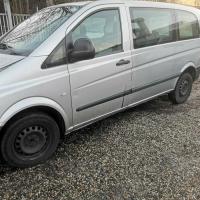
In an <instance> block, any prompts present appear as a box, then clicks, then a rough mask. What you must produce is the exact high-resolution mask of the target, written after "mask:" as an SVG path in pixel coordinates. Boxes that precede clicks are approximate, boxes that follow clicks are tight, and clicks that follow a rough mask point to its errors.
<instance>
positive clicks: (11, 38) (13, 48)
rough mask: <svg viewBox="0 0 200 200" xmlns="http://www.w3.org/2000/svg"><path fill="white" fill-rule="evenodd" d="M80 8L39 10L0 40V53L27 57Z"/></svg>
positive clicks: (67, 7)
mask: <svg viewBox="0 0 200 200" xmlns="http://www.w3.org/2000/svg"><path fill="white" fill-rule="evenodd" d="M80 8H81V7H80V6H65V7H49V8H45V9H43V10H41V11H40V12H38V13H36V14H35V15H33V16H32V17H30V18H29V19H27V20H25V21H24V22H22V23H21V24H20V25H19V26H17V27H16V28H15V29H13V30H12V31H11V32H10V33H8V34H7V35H6V36H5V37H3V38H2V39H1V40H0V52H1V53H6V54H14V55H23V56H27V55H29V54H30V53H31V52H32V51H33V50H35V49H36V48H37V47H38V46H39V45H41V44H42V43H43V42H44V41H45V40H46V39H47V38H48V37H49V36H50V35H51V34H52V33H53V32H54V31H56V30H57V29H58V28H59V27H60V26H61V25H62V24H63V23H64V22H65V21H66V20H67V19H68V18H69V17H70V16H72V15H73V14H74V13H75V12H77V11H78V10H79V9H80Z"/></svg>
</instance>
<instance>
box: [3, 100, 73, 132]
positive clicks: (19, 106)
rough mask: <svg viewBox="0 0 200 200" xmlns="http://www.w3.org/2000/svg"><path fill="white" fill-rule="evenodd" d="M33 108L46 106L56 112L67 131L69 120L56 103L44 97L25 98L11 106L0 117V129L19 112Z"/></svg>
mask: <svg viewBox="0 0 200 200" xmlns="http://www.w3.org/2000/svg"><path fill="white" fill-rule="evenodd" d="M35 106H47V107H51V108H53V109H55V110H56V111H58V112H59V113H60V114H61V116H62V117H63V119H64V122H65V127H66V130H68V129H69V127H70V123H69V118H68V116H67V114H66V112H65V111H64V109H63V108H62V107H61V106H60V105H59V104H58V103H57V102H55V101H53V100H51V99H48V98H45V97H31V98H26V99H23V100H21V101H19V102H17V103H16V104H14V105H12V106H11V107H10V108H8V109H7V110H6V111H5V112H4V113H3V115H2V116H1V118H0V127H3V126H4V125H5V124H6V123H7V122H8V121H9V120H10V119H11V118H12V117H14V116H15V115H16V114H18V113H19V112H21V111H23V110H25V109H28V108H31V107H35Z"/></svg>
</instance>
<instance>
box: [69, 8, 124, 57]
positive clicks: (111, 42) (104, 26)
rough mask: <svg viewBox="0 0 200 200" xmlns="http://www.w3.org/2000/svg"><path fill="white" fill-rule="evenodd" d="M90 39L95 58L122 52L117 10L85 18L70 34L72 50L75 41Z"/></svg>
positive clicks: (100, 12)
mask: <svg viewBox="0 0 200 200" xmlns="http://www.w3.org/2000/svg"><path fill="white" fill-rule="evenodd" d="M80 38H87V39H90V40H91V41H92V43H93V45H94V47H95V51H96V57H99V56H105V55H110V54H114V53H118V52H121V51H122V32H121V21H120V13H119V10H118V9H112V10H102V11H99V12H97V13H95V14H93V15H90V16H89V17H87V18H86V19H85V20H84V21H83V22H82V23H81V24H80V25H78V26H77V27H76V28H75V30H74V31H72V33H71V39H72V45H71V46H72V48H73V44H74V42H75V41H76V40H77V39H80Z"/></svg>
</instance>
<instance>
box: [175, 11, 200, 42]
mask: <svg viewBox="0 0 200 200" xmlns="http://www.w3.org/2000/svg"><path fill="white" fill-rule="evenodd" d="M178 12H185V13H189V14H191V15H193V16H194V17H195V18H196V22H197V23H198V37H193V38H186V39H180V28H179V23H178ZM174 14H175V21H176V32H177V42H181V41H186V40H195V39H198V38H200V22H199V19H198V17H197V15H196V14H194V13H193V12H191V11H188V10H181V9H174Z"/></svg>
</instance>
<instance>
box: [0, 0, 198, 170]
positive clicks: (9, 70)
mask: <svg viewBox="0 0 200 200" xmlns="http://www.w3.org/2000/svg"><path fill="white" fill-rule="evenodd" d="M199 21H200V11H199V10H197V9H195V8H191V7H186V6H179V5H175V4H167V3H153V2H145V1H144V2H143V1H130V0H129V1H128V0H127V1H124V0H100V1H93V2H77V3H71V4H61V5H57V6H53V7H48V8H45V9H43V10H41V11H39V12H38V13H36V14H35V15H33V16H32V17H30V18H29V19H27V20H26V21H24V22H22V23H21V24H20V25H18V26H17V27H16V28H14V29H13V30H11V31H10V32H9V33H7V34H6V35H4V36H3V37H2V38H1V39H0V71H1V72H0V103H1V107H0V127H1V138H0V142H1V143H0V150H1V157H2V159H4V161H5V162H6V163H7V164H8V165H11V166H15V167H29V166H33V165H36V164H38V163H41V162H42V161H45V160H47V159H48V158H49V157H50V156H52V154H53V153H54V152H55V150H56V148H57V146H58V144H59V141H60V139H61V138H62V137H63V136H64V135H65V134H68V133H70V132H72V131H74V130H77V129H79V128H82V127H84V126H86V125H89V124H91V123H93V122H95V121H97V120H100V119H102V118H105V117H107V116H109V115H112V114H114V113H117V112H119V111H122V110H124V109H127V108H130V107H133V106H136V105H138V104H141V103H143V102H146V101H148V100H150V99H152V98H155V97H157V96H160V95H163V94H169V99H170V100H171V101H172V102H173V103H175V104H181V103H184V102H185V101H186V100H187V99H188V97H189V96H190V93H191V90H192V84H193V82H194V81H195V80H196V79H197V78H198V76H199V72H200V26H199V25H200V24H199Z"/></svg>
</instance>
